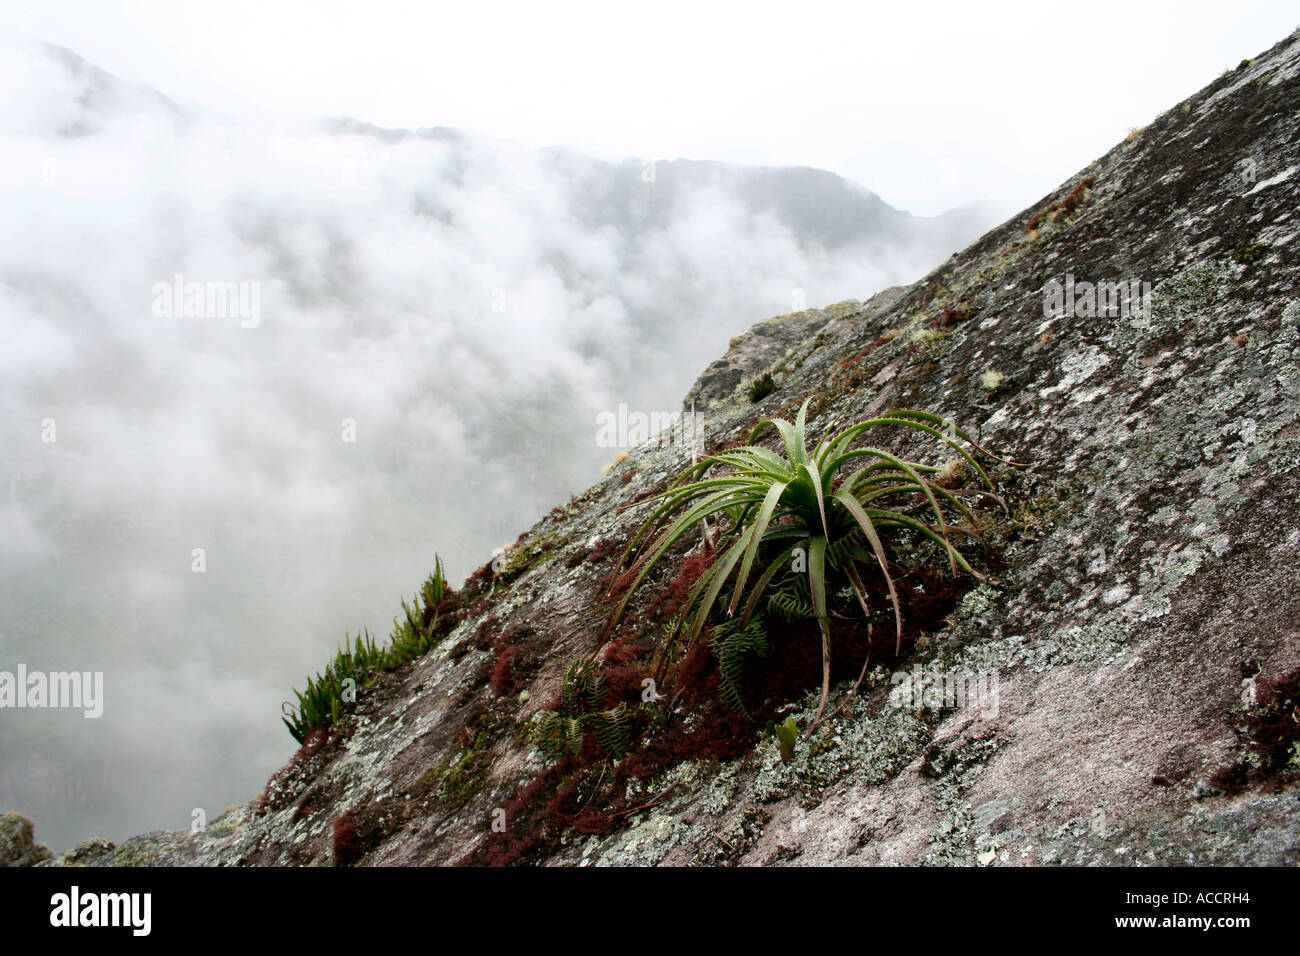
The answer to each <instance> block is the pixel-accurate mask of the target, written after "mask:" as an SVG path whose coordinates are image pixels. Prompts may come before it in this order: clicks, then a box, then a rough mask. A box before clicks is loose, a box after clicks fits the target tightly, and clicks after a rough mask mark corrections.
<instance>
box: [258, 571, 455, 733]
mask: <svg viewBox="0 0 1300 956" xmlns="http://www.w3.org/2000/svg"><path fill="white" fill-rule="evenodd" d="M433 566H434V569H433V574H431V575H430V576H429V579H428V580H427V581H425V582H424V587H423V588H421V591H420V595H419V596H417V597H416V598H415V606H414V607H411V605H408V604H407V603H406V599H405V598H403V599H402V613H403V615H404V617H405V620H402V621H399V620H398V619H396V618H394V619H393V634H392V643H391V645H390V646H388V647H379V646H377V645H376V644H375V642H374V639H373V638H372V637H371V636H370V632H369V631H366V633H365V637H364V638H363V637H362V636H361V635H360V634H358V635H357V637H356V641H355V644H354V643H353V642H352V639H351V638H350V637H348V636H347V635H344V641H343V647H341V648H340V649H339V651H338V653H337V654H336V655H335V656H334V660H332V661H330V663H329V664H327V665H326V666H325V670H324V672H323V673H319V674H316V675H315V676H314V677H309V678H307V689H306V690H305V691H299V690H296V689H295V690H294V692H293V693H294V696H295V697H297V698H298V705H297V707H295V706H294V705H293V704H292V703H290V702H289V701H285V702H284V704H283V705H282V706H281V710H282V712H283V714H284V716H283V717H282V718H281V719H282V720H283V721H284V725H285V726H286V727H288V728H289V733H291V734H292V735H293V739H294V740H296V741H298V743H300V744H301V743H304V742H305V741H306V739H307V735H308V734H309V733H311V731H313V730H315V729H316V728H318V727H328V726H329V725H330V724H337V723H338V722H339V718H340V716H341V712H342V707H343V704H344V703H345V700H344V693H345V688H346V685H345V683H344V682H345V681H348V680H351V681H352V682H353V683H352V689H353V690H364V689H365V688H367V687H370V686H372V685H373V684H374V682H375V680H376V679H377V674H378V673H379V672H380V671H386V670H391V669H392V668H394V667H397V666H398V665H399V664H404V663H405V662H407V661H409V660H414V659H415V658H417V657H420V656H422V655H423V654H424V653H425V652H426V651H427V650H429V648H431V647H432V646H433V645H434V644H436V643H437V642H438V630H439V629H438V623H439V618H438V611H437V608H438V606H439V605H440V604H442V602H443V600H444V599H445V598H446V597H447V595H448V594H449V593H450V592H451V588H450V587H448V585H447V578H446V575H445V574H444V573H443V568H442V558H440V557H438V556H437V555H436V554H435V555H434V556H433ZM421 597H422V598H423V599H424V606H423V609H422V608H421V605H420V598H421ZM425 618H428V621H427V623H426V621H425Z"/></svg>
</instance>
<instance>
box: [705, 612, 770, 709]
mask: <svg viewBox="0 0 1300 956" xmlns="http://www.w3.org/2000/svg"><path fill="white" fill-rule="evenodd" d="M710 646H711V647H712V649H713V653H714V655H715V656H716V657H717V658H718V671H719V672H720V674H721V675H722V685H721V691H722V697H723V699H724V700H726V702H727V703H728V704H730V705H731V708H732V709H733V710H735V711H737V712H738V713H741V714H744V715H745V716H746V717H748V716H749V711H748V710H747V709H746V707H745V701H744V699H743V697H742V696H741V689H740V682H741V679H742V678H743V677H744V675H745V658H746V656H747V655H749V654H757V655H758V656H759V657H766V656H767V652H768V649H769V645H768V642H767V632H766V630H765V629H764V627H763V623H762V622H761V621H760V620H758V619H757V618H755V619H754V620H752V621H750V622H749V624H748V625H747V626H746V627H744V628H741V627H740V626H739V621H737V620H735V619H734V618H733V619H732V620H731V621H728V622H726V623H725V624H721V625H719V626H718V627H716V628H714V630H713V633H712V638H711V641H710Z"/></svg>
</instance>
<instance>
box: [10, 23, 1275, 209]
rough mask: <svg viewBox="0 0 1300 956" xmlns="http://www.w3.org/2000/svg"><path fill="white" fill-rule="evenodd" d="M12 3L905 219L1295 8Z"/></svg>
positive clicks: (66, 40) (1040, 151)
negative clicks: (814, 186)
mask: <svg viewBox="0 0 1300 956" xmlns="http://www.w3.org/2000/svg"><path fill="white" fill-rule="evenodd" d="M13 6H14V5H12V4H10V5H9V6H6V7H5V8H3V9H2V10H0V33H2V34H3V35H5V36H8V37H14V38H17V39H19V40H23V39H32V38H35V39H45V40H49V41H51V42H54V43H58V44H60V45H63V46H67V47H69V48H71V49H73V50H75V51H76V52H78V53H80V54H81V55H82V56H84V57H86V58H87V59H89V60H91V61H92V62H94V63H96V64H97V65H99V66H101V67H103V68H104V69H106V70H108V71H110V72H112V73H116V74H118V75H119V76H123V77H126V78H128V79H135V80H140V81H143V82H146V83H148V84H150V85H151V86H154V87H156V88H157V89H159V90H160V91H162V92H164V93H167V94H169V95H172V96H175V97H178V98H181V99H186V100H190V101H192V102H194V103H197V104H200V105H203V106H207V107H210V108H215V109H220V110H226V111H230V112H233V113H244V112H247V111H248V110H249V109H261V110H267V111H272V112H298V113H311V114H337V113H343V114H348V115H352V116H355V117H358V118H360V119H364V120H367V121H369V122H373V123H377V124H379V125H383V126H403V127H412V128H413V127H419V126H435V125H446V126H457V127H461V128H465V129H468V130H471V131H475V132H478V133H482V134H488V135H491V136H497V137H505V138H511V139H515V140H518V141H520V142H523V143H528V144H534V145H552V144H559V145H565V146H572V147H575V148H579V149H582V150H585V151H587V152H590V153H592V154H594V155H597V156H601V157H604V158H607V159H621V158H623V157H625V156H643V157H654V158H668V159H670V158H675V157H678V156H685V157H689V158H692V159H719V160H730V161H736V162H754V163H764V164H774V165H809V166H817V167H821V168H824V169H830V170H833V171H835V172H837V173H840V174H841V175H843V176H846V177H848V178H850V179H854V180H856V181H858V182H860V183H862V184H864V185H866V186H868V187H869V188H871V189H874V190H875V191H876V192H878V193H880V194H881V195H882V196H883V197H884V198H885V199H886V200H887V201H889V202H890V203H892V204H894V205H895V206H898V207H900V208H903V209H907V210H909V211H912V212H918V213H922V214H930V213H936V212H939V211H942V210H943V209H946V208H949V207H951V206H953V205H957V204H960V203H963V202H967V201H973V200H980V199H992V200H1001V201H1013V202H1020V203H1023V204H1028V203H1030V202H1033V201H1035V200H1036V199H1038V198H1039V197H1040V196H1042V195H1043V194H1044V193H1046V192H1048V191H1049V190H1050V189H1052V188H1054V187H1055V186H1056V185H1057V184H1058V183H1060V181H1061V180H1063V179H1065V178H1066V177H1067V176H1069V175H1070V174H1072V173H1073V172H1075V171H1076V170H1077V169H1079V168H1081V167H1082V166H1084V165H1086V164H1087V163H1088V162H1090V161H1091V160H1092V159H1094V158H1095V157H1096V156H1098V155H1100V154H1101V153H1103V152H1104V151H1105V150H1106V149H1108V148H1109V147H1110V146H1111V145H1113V144H1114V143H1115V142H1117V141H1118V140H1119V139H1121V138H1122V137H1123V136H1124V135H1125V133H1126V132H1127V130H1128V129H1129V128H1131V127H1134V126H1141V125H1145V124H1146V123H1148V122H1149V121H1150V120H1151V119H1152V118H1154V117H1155V116H1156V115H1157V114H1159V113H1160V112H1161V111H1163V110H1165V109H1167V108H1169V107H1170V106H1172V105H1174V104H1175V103H1177V102H1178V101H1179V100H1181V99H1182V98H1184V97H1185V96H1187V95H1189V94H1191V93H1193V92H1194V91H1195V90H1197V89H1199V88H1200V87H1202V86H1204V85H1205V84H1206V83H1208V82H1209V81H1210V80H1212V79H1213V78H1214V77H1215V76H1217V75H1218V74H1219V73H1221V72H1222V71H1223V70H1224V69H1227V68H1229V67H1233V66H1236V64H1237V63H1238V62H1240V61H1241V60H1242V59H1244V58H1246V57H1250V56H1254V55H1255V54H1256V53H1259V52H1261V51H1262V50H1264V49H1267V48H1268V47H1269V46H1271V45H1272V44H1273V43H1275V42H1276V41H1278V40H1279V39H1281V38H1282V37H1283V36H1285V35H1287V34H1288V33H1290V32H1291V30H1292V29H1294V28H1295V27H1296V25H1297V22H1300V11H1297V9H1296V8H1295V7H1294V5H1292V4H1289V3H1284V2H1277V0H1234V2H1231V3H1226V2H1224V0H1210V2H1204V0H1193V2H1165V3H1154V2H1147V3H1142V2H1136V0H1128V2H1104V0H1090V2H1087V3H1081V4H1063V3H1054V2H1046V0H1037V2H1028V3H1000V4H984V3H973V2H962V3H919V2H911V3H904V4H900V3H896V2H889V3H854V2H851V0H839V2H832V3H814V2H799V3H792V2H786V3H777V4H764V3H758V2H745V3H728V4H723V3H704V2H700V0H695V2H687V3H678V2H652V3H635V4H633V3H621V4H620V3H611V2H608V0H605V2H596V3H508V4H502V3H487V2H466V0H457V2H455V3H450V4H448V3H436V2H434V3H409V4H402V3H386V2H379V0H367V2H364V3H337V2H319V0H317V2H312V3H296V2H283V0H252V2H249V0H222V2H220V3H194V2H186V0H162V2H128V3H120V4H111V3H107V2H94V0H90V2H63V3H59V2H49V3H42V4H33V5H32V9H25V10H24V9H14V8H12V7H13Z"/></svg>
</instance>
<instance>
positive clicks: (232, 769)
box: [0, 51, 987, 846]
mask: <svg viewBox="0 0 1300 956" xmlns="http://www.w3.org/2000/svg"><path fill="white" fill-rule="evenodd" d="M0 76H3V77H5V78H8V79H10V80H14V81H15V82H13V83H5V84H0V88H3V89H7V90H15V89H17V88H18V87H19V86H20V85H21V87H22V88H23V90H24V92H23V95H22V96H20V97H16V96H15V95H14V94H10V95H9V99H8V101H6V102H5V104H4V105H5V109H4V110H3V111H0V115H2V116H3V120H2V121H0V123H2V125H0V139H3V144H2V148H0V157H3V158H0V164H2V168H0V184H3V185H0V205H2V206H3V215H4V219H5V222H6V223H7V224H8V226H9V228H8V229H6V230H5V233H4V236H3V237H0V338H2V339H3V340H4V341H5V342H6V349H5V351H4V352H3V353H0V412H2V415H0V491H3V492H7V494H6V495H5V496H4V497H3V499H2V500H0V599H2V600H3V602H4V606H5V607H6V608H8V609H9V611H10V613H9V617H8V619H7V620H6V621H5V622H4V624H3V628H4V630H3V633H2V635H0V637H2V639H0V655H2V656H0V668H3V667H12V666H14V665H16V664H17V663H19V662H21V663H25V664H27V665H28V667H30V668H33V669H43V670H65V669H77V670H103V671H104V672H105V675H106V687H105V697H106V699H105V707H104V715H103V717H102V718H101V719H100V720H97V721H93V722H91V721H80V720H74V719H70V718H69V717H68V715H66V714H52V713H48V712H45V713H42V712H37V711H25V712H21V713H19V712H10V713H7V714H6V715H5V718H4V720H3V722H0V806H3V807H5V808H7V809H17V810H20V811H23V812H29V813H31V814H33V815H34V816H35V817H36V819H37V824H38V828H39V830H38V834H39V836H40V838H42V839H47V840H49V841H50V842H52V843H53V844H55V845H60V846H66V845H69V844H71V843H72V842H74V841H76V840H79V839H84V838H87V837H90V836H94V835H99V834H102V835H107V836H110V837H113V838H119V839H120V838H123V837H125V836H128V835H130V834H131V833H132V832H136V831H139V830H144V829H151V828H156V827H161V826H173V827H182V826H186V825H187V824H188V821H189V814H190V810H191V809H192V808H193V807H205V808H208V810H209V817H210V818H211V816H213V815H214V814H213V813H212V808H214V807H220V806H224V805H225V804H227V803H231V802H235V801H238V800H245V799H248V798H250V797H251V796H252V795H253V794H255V793H256V792H257V791H258V790H259V789H261V786H262V784H263V783H264V782H265V780H266V779H267V777H268V776H269V775H270V774H271V773H272V772H273V771H274V770H275V769H276V768H277V767H278V766H279V765H280V764H281V763H282V762H283V761H284V760H285V759H286V758H287V757H288V756H289V754H290V753H291V752H292V749H293V743H292V740H291V739H290V738H289V736H288V734H287V733H285V731H284V729H283V727H282V726H281V725H280V722H279V719H278V717H279V709H280V702H281V701H282V700H283V699H284V698H286V697H288V696H290V694H289V690H290V688H291V687H292V686H294V685H295V684H297V685H299V686H301V684H302V683H303V681H304V679H305V677H306V675H307V674H308V673H309V672H311V671H313V670H315V669H317V668H319V667H320V666H322V665H323V664H324V662H325V660H326V657H327V655H328V653H329V652H330V651H332V650H333V648H334V647H335V645H336V644H337V643H338V642H339V641H340V640H342V639H343V637H344V632H345V630H346V631H349V632H352V633H356V632H357V631H358V630H360V629H361V628H363V627H367V628H369V629H370V631H371V632H372V633H374V634H376V635H378V636H380V637H381V638H382V637H384V636H386V635H387V633H388V631H389V622H390V621H391V620H392V618H393V615H394V613H395V612H396V611H397V609H398V602H399V598H400V597H401V596H402V595H404V594H405V595H408V596H409V595H410V594H411V593H413V592H414V591H415V589H416V588H417V587H418V585H419V584H420V582H421V581H422V580H423V579H424V578H425V576H426V575H427V574H428V573H429V571H430V570H431V568H432V566H433V560H434V553H435V552H437V553H439V554H441V555H442V556H443V557H444V558H445V559H446V562H447V567H448V570H449V573H450V575H451V576H452V578H453V580H455V579H458V578H460V577H462V576H464V575H465V574H467V573H469V572H470V571H471V570H473V569H474V568H475V567H477V566H478V565H480V564H482V563H485V562H486V561H487V560H489V558H490V554H491V549H492V548H493V547H494V546H496V545H498V544H501V543H502V542H504V541H508V540H512V539H513V538H514V537H515V536H516V535H517V534H518V533H519V532H520V531H522V530H524V529H525V528H526V527H527V526H528V525H529V524H531V523H532V521H533V520H535V519H536V518H537V517H539V516H540V515H541V514H542V513H544V512H545V511H546V510H549V508H550V507H551V506H552V505H554V504H556V503H558V502H560V501H563V500H565V499H567V498H568V497H569V496H570V495H571V494H572V493H574V492H576V491H578V490H580V489H582V488H583V487H586V486H587V485H589V484H590V483H591V482H592V481H593V480H595V479H596V478H597V476H598V474H599V468H600V465H601V464H603V463H604V462H605V461H606V460H607V459H608V457H609V452H608V450H605V449H601V448H598V447H597V445H596V440H595V434H596V428H595V422H596V416H597V413H598V412H600V411H602V410H609V409H613V408H616V407H617V406H618V404H620V403H626V404H627V405H628V406H629V407H631V408H641V409H645V410H647V411H653V410H663V411H671V410H673V409H675V408H677V407H678V405H679V403H680V400H681V397H682V396H683V395H684V394H685V393H686V391H687V389H688V388H689V386H690V384H691V383H692V382H693V381H694V379H695V377H696V375H697V374H698V373H699V371H700V370H702V369H703V368H704V367H705V366H706V365H707V364H708V363H709V362H710V361H712V360H713V359H714V358H716V357H717V356H718V355H720V354H721V353H722V352H723V351H724V350H725V348H726V343H727V340H728V338H730V337H731V336H733V335H735V334H736V333H737V332H739V331H741V330H742V329H744V328H747V327H748V326H749V325H751V324H752V323H754V322H756V321H759V320H761V319H764V318H766V317H768V316H770V315H773V314H777V313H782V312H787V311H790V310H791V308H792V302H793V299H794V295H795V290H802V294H803V295H805V296H806V300H807V302H808V303H809V304H813V305H817V304H823V303H827V302H833V301H838V300H842V299H844V298H849V297H857V298H862V297H865V296H866V295H868V294H870V293H871V292H873V291H875V290H877V289H879V288H881V287H883V286H885V285H889V284H894V283H898V282H903V281H909V280H912V279H915V278H917V277H918V276H919V275H920V274H921V273H922V272H924V271H925V270H926V269H927V268H928V267H929V266H930V265H931V264H932V263H933V262H936V261H937V260H938V259H939V258H941V257H942V255H946V254H947V253H948V252H951V251H953V249H952V247H950V246H949V245H947V243H950V242H951V237H950V236H947V235H944V236H942V237H941V238H939V239H936V238H935V237H934V235H931V234H928V233H927V234H925V235H921V234H920V233H919V232H918V233H917V234H916V236H919V238H917V237H916V236H914V237H913V238H912V239H908V238H907V236H908V235H911V233H906V234H904V233H900V232H899V229H901V228H902V227H901V226H900V225H899V224H900V223H902V222H903V221H904V220H906V218H907V217H905V216H904V215H903V214H901V213H897V211H895V210H889V209H888V207H883V204H879V201H878V200H875V199H874V197H870V196H869V194H863V193H862V191H861V190H858V191H857V193H854V194H853V195H850V194H849V193H840V192H830V193H826V195H829V196H832V197H834V201H833V202H830V203H829V205H828V206H827V209H826V210H823V212H820V213H818V214H817V215H811V214H810V216H808V217H805V221H800V222H795V221H793V220H792V218H791V217H790V216H789V215H788V214H787V215H784V216H783V215H782V213H781V208H782V206H781V202H768V201H767V200H766V199H763V200H762V201H760V200H759V199H756V198H755V196H756V195H758V194H757V193H754V192H753V191H752V190H750V187H751V185H752V176H751V174H750V173H746V172H744V171H743V170H738V169H736V168H720V169H718V170H715V171H713V172H709V173H708V174H707V175H706V174H705V173H703V172H701V171H700V169H697V168H695V167H694V166H692V165H691V164H676V163H674V164H668V163H665V164H660V165H659V166H658V167H657V174H656V177H655V180H654V181H653V182H646V181H644V179H643V177H642V175H641V173H642V168H643V167H642V166H641V164H640V163H638V162H630V163H623V164H613V163H604V162H598V161H594V160H588V159H586V158H584V157H580V156H577V155H575V154H571V153H570V154H566V153H563V152H557V151H538V150H532V149H526V148H523V147H518V146H513V145H511V144H508V143H501V142H490V141H487V140H482V139H470V138H468V137H465V136H462V135H458V134H455V133H454V132H453V131H447V130H430V131H422V132H420V133H409V132H400V131H381V130H376V129H374V128H368V127H366V126H364V124H357V123H347V122H343V123H339V122H335V123H332V124H320V123H309V122H305V121H302V122H300V121H296V120H294V121H280V122H277V123H275V124H270V123H268V122H267V121H265V120H253V119H250V120H247V121H244V122H235V121H233V120H230V119H228V118H224V117H216V116H211V115H207V114H203V113H200V112H196V111H191V110H186V109H183V108H181V107H178V106H176V105H175V104H173V103H172V102H171V101H169V100H167V99H166V98H165V97H162V96H160V95H158V94H156V93H154V92H153V91H150V90H148V89H147V88H141V87H135V86H130V85H128V84H122V83H120V81H116V80H115V79H114V78H112V77H109V76H108V75H107V74H102V73H100V72H98V71H95V70H94V68H93V67H90V66H89V65H88V64H84V62H82V61H79V60H77V59H76V58H75V57H74V58H72V59H69V58H68V56H66V55H64V54H62V53H59V52H57V51H55V52H54V53H53V54H51V53H50V52H49V51H46V52H44V53H40V52H36V53H33V52H26V53H10V54H6V55H4V56H3V57H0ZM18 81H20V82H18ZM764 175H767V174H764ZM801 175H802V174H801ZM803 178H804V179H806V178H807V177H806V176H804V177H803ZM796 179H799V177H798V176H795V175H794V174H791V176H790V178H789V182H792V183H793V182H794V181H795V180H796ZM831 179H832V180H833V179H834V177H831ZM773 182H774V183H776V185H775V186H772V187H771V188H776V189H778V193H779V190H780V188H784V187H780V185H779V184H780V178H779V177H778V178H777V180H773ZM800 182H802V183H803V184H802V185H800V186H799V187H798V189H799V190H807V189H808V188H810V187H808V185H807V183H806V182H803V180H800ZM764 188H765V189H767V188H768V187H764ZM790 188H792V189H793V188H794V187H790ZM817 188H819V189H838V188H839V187H837V186H835V184H834V183H828V184H823V185H821V186H818V187H817ZM747 190H750V191H749V192H747ZM763 195H765V196H766V195H767V193H764V194H763ZM791 195H797V196H801V195H804V193H803V192H797V191H796V192H793V193H791ZM769 198H770V197H769ZM778 198H780V197H779V196H778ZM787 198H788V197H787ZM841 202H844V203H864V204H866V205H864V206H863V208H864V209H867V208H870V209H875V210H876V212H875V213H873V215H876V216H877V217H878V218H877V220H872V221H867V220H866V219H865V218H864V219H863V220H862V221H863V226H862V228H863V230H864V231H863V232H862V234H861V235H856V234H846V235H841V236H839V237H838V238H837V239H836V241H835V242H829V241H825V242H823V241H821V240H820V239H819V234H820V233H819V230H821V231H822V232H825V229H824V228H823V226H824V223H825V222H827V221H829V220H828V219H826V218H825V217H826V216H830V215H832V214H833V213H834V211H835V210H834V209H833V208H831V207H834V206H835V205H836V204H837V203H841ZM873 202H874V203H876V204H879V206H881V207H883V210H882V209H877V207H876V206H875V205H871V203H873ZM786 208H787V209H788V208H789V204H788V203H787V207H786ZM853 208H857V207H856V206H855V207H853ZM864 215H865V214H864ZM819 216H820V217H822V218H821V219H819V218H818V217H819ZM900 217H901V218H900ZM859 218H862V217H859ZM986 224H987V223H986ZM913 225H914V224H913ZM909 228H910V227H909ZM873 230H874V231H873ZM972 235H973V233H972ZM966 238H970V236H966ZM178 276H179V277H180V280H179V281H181V282H182V284H183V283H186V282H197V283H219V284H223V286H224V284H234V287H235V288H239V287H240V284H250V283H255V284H256V287H257V290H258V301H259V304H260V316H259V321H258V322H257V323H256V325H255V327H246V324H245V323H243V322H241V319H240V316H238V315H231V314H226V315H216V314H206V315H201V316H193V315H190V316H187V315H185V314H183V310H182V314H175V315H170V316H159V315H155V314H154V312H155V309H154V297H155V286H156V285H157V284H158V283H164V284H171V283H173V282H175V281H177V277H178ZM204 288H206V286H205V287H204ZM205 303H206V299H205ZM46 420H53V422H54V424H55V428H56V432H55V434H56V440H55V441H53V442H50V441H45V440H43V437H45V434H44V430H43V425H42V423H43V422H45V421H46ZM349 423H351V427H352V428H353V429H354V432H355V441H353V442H350V441H346V440H344V439H345V436H346V435H347V433H348V429H349ZM195 549H202V554H203V560H204V562H205V564H206V569H205V570H204V571H203V573H195V571H194V570H193V566H194V562H195V553H196V551H195ZM92 725H93V726H92Z"/></svg>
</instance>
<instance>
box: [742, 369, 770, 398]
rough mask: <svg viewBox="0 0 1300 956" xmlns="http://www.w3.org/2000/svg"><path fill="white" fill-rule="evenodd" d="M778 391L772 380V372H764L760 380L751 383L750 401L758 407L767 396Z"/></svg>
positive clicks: (759, 377)
mask: <svg viewBox="0 0 1300 956" xmlns="http://www.w3.org/2000/svg"><path fill="white" fill-rule="evenodd" d="M775 391H776V382H775V381H773V379H772V373H771V372H764V373H763V374H762V375H760V376H758V378H756V379H754V380H753V381H752V382H750V383H749V390H748V392H747V394H748V395H749V400H750V401H751V402H753V403H754V404H755V405H757V404H758V403H759V402H761V401H762V400H763V399H765V398H767V396H769V395H771V394H772V393H773V392H775Z"/></svg>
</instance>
